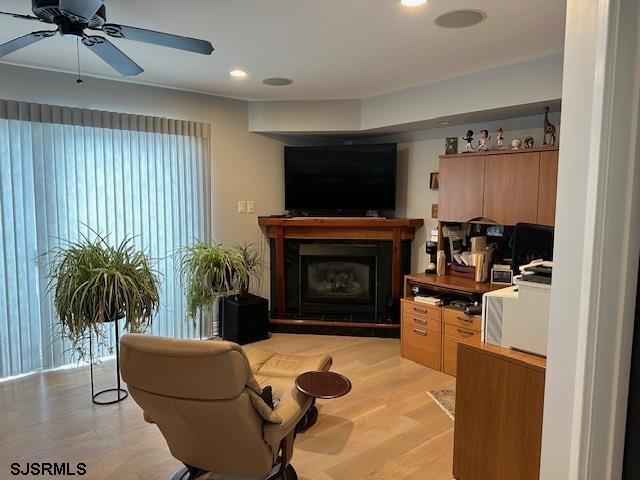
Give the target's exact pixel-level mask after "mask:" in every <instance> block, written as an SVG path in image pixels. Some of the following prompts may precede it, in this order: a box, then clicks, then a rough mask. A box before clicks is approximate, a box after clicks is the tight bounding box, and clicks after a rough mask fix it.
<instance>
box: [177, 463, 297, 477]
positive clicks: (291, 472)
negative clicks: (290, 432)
mask: <svg viewBox="0 0 640 480" xmlns="http://www.w3.org/2000/svg"><path fill="white" fill-rule="evenodd" d="M205 473H209V472H205V471H204V470H200V469H199V468H195V467H190V466H188V465H184V466H183V467H181V468H180V469H179V470H177V471H176V472H175V473H174V474H173V475H171V478H170V479H169V480H195V479H196V478H198V477H199V476H200V475H203V474H205ZM274 475H275V476H274ZM266 480H298V474H297V473H296V470H295V469H294V468H293V465H291V464H289V465H287V468H285V469H284V472H282V474H280V468H277V469H276V472H275V474H274V473H272V474H271V475H269V476H268V477H267V478H266Z"/></svg>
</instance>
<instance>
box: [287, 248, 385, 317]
mask: <svg viewBox="0 0 640 480" xmlns="http://www.w3.org/2000/svg"><path fill="white" fill-rule="evenodd" d="M377 251H378V249H377V247H376V246H375V245H345V244H302V245H300V249H299V261H300V270H299V271H300V282H299V285H300V295H299V298H300V307H299V311H300V313H301V314H327V313H329V314H342V315H363V316H367V317H371V318H375V317H376V308H377V301H376V300H377V299H376V294H377V288H376V285H377V275H376V274H377V272H376V256H377Z"/></svg>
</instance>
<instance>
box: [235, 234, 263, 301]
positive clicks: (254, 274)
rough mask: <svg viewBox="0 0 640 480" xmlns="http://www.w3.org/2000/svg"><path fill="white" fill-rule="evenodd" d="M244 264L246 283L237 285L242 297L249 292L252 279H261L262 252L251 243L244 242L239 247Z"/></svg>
mask: <svg viewBox="0 0 640 480" xmlns="http://www.w3.org/2000/svg"><path fill="white" fill-rule="evenodd" d="M240 252H241V253H242V258H243V261H244V266H245V268H246V269H247V273H248V275H247V279H246V283H241V284H240V285H239V295H240V297H241V298H244V297H246V296H247V294H248V293H249V283H250V281H251V280H252V279H254V280H258V281H260V280H261V279H262V265H263V263H262V252H261V251H260V249H259V248H258V247H256V246H255V245H253V244H246V243H245V245H244V246H243V247H241V248H240Z"/></svg>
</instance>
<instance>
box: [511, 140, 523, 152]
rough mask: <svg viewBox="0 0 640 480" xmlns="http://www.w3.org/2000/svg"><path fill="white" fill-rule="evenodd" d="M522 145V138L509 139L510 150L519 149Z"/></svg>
mask: <svg viewBox="0 0 640 480" xmlns="http://www.w3.org/2000/svg"><path fill="white" fill-rule="evenodd" d="M521 146H522V140H520V139H519V138H517V137H516V138H514V139H513V140H511V150H520V147H521Z"/></svg>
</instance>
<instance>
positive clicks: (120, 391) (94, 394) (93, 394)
mask: <svg viewBox="0 0 640 480" xmlns="http://www.w3.org/2000/svg"><path fill="white" fill-rule="evenodd" d="M113 323H114V324H115V329H116V378H117V387H116V388H107V389H105V390H100V391H99V392H95V390H94V386H93V342H92V341H91V338H90V339H89V366H90V369H91V401H92V402H93V403H95V404H96V405H111V404H114V403H118V402H121V401H122V400H124V399H125V398H127V397H128V396H129V392H127V391H126V390H125V389H124V388H122V386H121V379H120V328H119V326H118V319H115V320H114V321H113ZM109 392H118V397H117V398H116V399H115V400H99V399H98V397H100V396H101V395H102V394H105V393H109Z"/></svg>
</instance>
